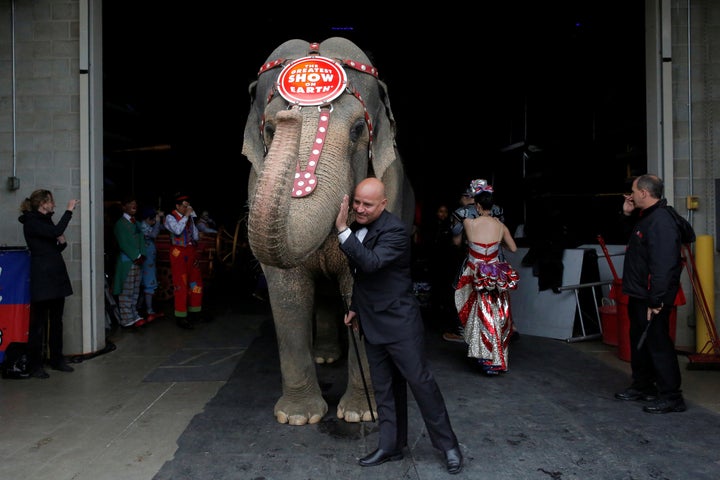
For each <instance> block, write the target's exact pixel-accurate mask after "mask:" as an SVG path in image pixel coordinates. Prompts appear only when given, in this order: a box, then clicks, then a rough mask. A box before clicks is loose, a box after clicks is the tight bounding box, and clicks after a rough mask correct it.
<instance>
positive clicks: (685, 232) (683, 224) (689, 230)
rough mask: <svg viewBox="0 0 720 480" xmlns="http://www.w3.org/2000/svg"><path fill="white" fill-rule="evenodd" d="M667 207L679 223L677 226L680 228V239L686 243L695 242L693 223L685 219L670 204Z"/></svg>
mask: <svg viewBox="0 0 720 480" xmlns="http://www.w3.org/2000/svg"><path fill="white" fill-rule="evenodd" d="M665 208H666V209H667V210H668V211H669V212H670V214H671V215H672V217H673V219H674V220H675V223H677V226H678V228H679V229H680V241H681V242H682V243H683V244H685V245H687V244H689V243H693V242H694V241H695V230H693V227H692V225H690V222H688V221H687V220H685V217H683V216H682V215H680V214H679V213H678V212H677V211H676V210H675V209H674V208H673V207H671V206H670V205H667V206H666V207H665Z"/></svg>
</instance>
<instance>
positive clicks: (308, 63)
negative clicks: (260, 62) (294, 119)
mask: <svg viewBox="0 0 720 480" xmlns="http://www.w3.org/2000/svg"><path fill="white" fill-rule="evenodd" d="M346 85H347V75H346V74H345V70H343V68H342V67H341V66H340V64H339V63H337V62H335V61H334V60H332V59H330V58H326V57H319V56H317V55H312V56H309V57H303V58H299V59H297V60H295V61H293V62H292V63H290V64H288V65H287V66H286V67H285V68H283V70H282V72H280V76H279V77H278V80H277V87H278V91H279V92H280V95H282V97H283V98H284V99H285V100H287V101H288V102H290V103H293V104H296V105H300V106H303V107H307V106H313V105H323V104H326V103H329V102H332V101H333V100H335V99H336V98H337V97H339V96H340V95H341V94H342V93H343V91H344V90H345V86H346Z"/></svg>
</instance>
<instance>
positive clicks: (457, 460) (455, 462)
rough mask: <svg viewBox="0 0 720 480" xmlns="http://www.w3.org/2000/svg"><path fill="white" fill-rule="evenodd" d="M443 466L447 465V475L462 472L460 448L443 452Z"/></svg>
mask: <svg viewBox="0 0 720 480" xmlns="http://www.w3.org/2000/svg"><path fill="white" fill-rule="evenodd" d="M445 465H447V471H448V473H451V474H456V473H460V472H461V471H462V469H463V456H462V453H460V448H458V447H454V448H451V449H450V450H448V451H447V452H445Z"/></svg>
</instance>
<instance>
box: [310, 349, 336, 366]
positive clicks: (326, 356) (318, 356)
mask: <svg viewBox="0 0 720 480" xmlns="http://www.w3.org/2000/svg"><path fill="white" fill-rule="evenodd" d="M340 355H341V353H340V348H339V347H337V346H330V345H328V346H327V347H316V348H315V349H314V350H313V357H314V358H315V363H317V364H319V365H321V364H323V363H334V362H335V361H337V359H339V358H340Z"/></svg>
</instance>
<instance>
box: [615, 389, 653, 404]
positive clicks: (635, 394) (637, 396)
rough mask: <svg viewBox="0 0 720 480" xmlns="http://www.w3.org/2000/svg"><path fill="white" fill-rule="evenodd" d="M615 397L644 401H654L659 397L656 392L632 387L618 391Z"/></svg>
mask: <svg viewBox="0 0 720 480" xmlns="http://www.w3.org/2000/svg"><path fill="white" fill-rule="evenodd" d="M615 398H617V399H618V400H630V401H635V400H642V401H644V402H654V401H655V400H657V398H658V397H657V394H655V393H649V392H643V391H640V390H636V389H634V388H632V387H630V388H627V389H625V390H624V391H622V392H619V393H616V394H615Z"/></svg>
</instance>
